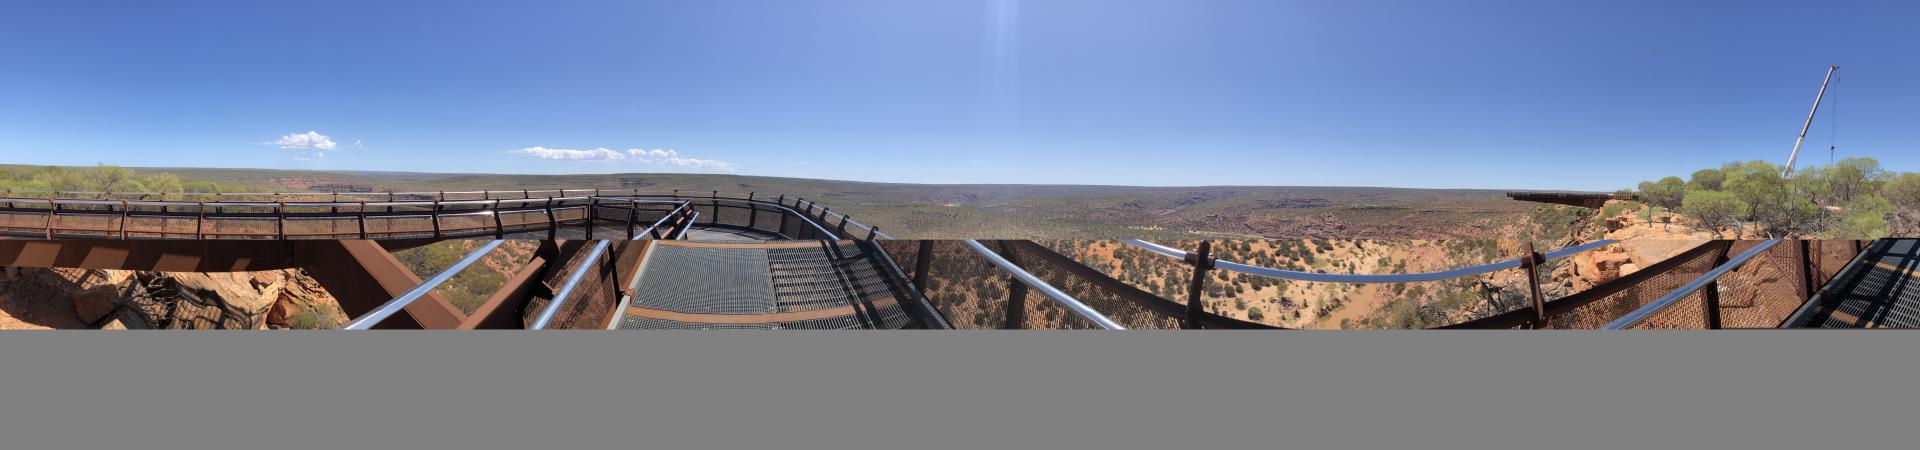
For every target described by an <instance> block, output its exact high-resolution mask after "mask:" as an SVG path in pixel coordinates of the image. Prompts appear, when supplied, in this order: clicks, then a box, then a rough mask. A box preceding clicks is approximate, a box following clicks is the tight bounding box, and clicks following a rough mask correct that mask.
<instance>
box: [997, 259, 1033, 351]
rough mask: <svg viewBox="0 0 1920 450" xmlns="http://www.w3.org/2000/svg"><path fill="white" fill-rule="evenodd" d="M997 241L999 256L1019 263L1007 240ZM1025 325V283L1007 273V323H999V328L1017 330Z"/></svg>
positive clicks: (1015, 263) (1014, 263)
mask: <svg viewBox="0 0 1920 450" xmlns="http://www.w3.org/2000/svg"><path fill="white" fill-rule="evenodd" d="M998 243H999V246H1000V257H1002V258H1006V259H1007V262H1010V263H1013V265H1016V266H1018V265H1020V260H1019V259H1018V258H1015V257H1014V254H1013V249H1012V248H1009V247H1008V246H1007V241H999V242H998ZM1026 327H1027V284H1026V283H1024V282H1021V281H1020V278H1019V277H1015V276H1013V275H1011V274H1009V275H1007V323H1006V324H1004V325H1001V328H1004V329H1008V330H1019V329H1024V328H1026Z"/></svg>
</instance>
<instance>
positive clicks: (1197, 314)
mask: <svg viewBox="0 0 1920 450" xmlns="http://www.w3.org/2000/svg"><path fill="white" fill-rule="evenodd" d="M1124 242H1125V243H1126V244H1127V245H1131V246H1133V247H1137V248H1140V249H1143V250H1147V251H1149V252H1152V253H1158V254H1161V255H1164V256H1169V257H1173V258H1177V259H1179V260H1180V261H1181V262H1182V263H1183V264H1186V265H1188V266H1190V267H1191V268H1192V269H1191V270H1192V277H1191V279H1190V280H1189V282H1188V285H1187V301H1186V304H1185V308H1186V312H1185V317H1184V318H1183V320H1182V324H1183V326H1184V327H1186V328H1202V327H1204V324H1206V323H1207V322H1208V320H1207V319H1210V318H1211V319H1213V320H1214V321H1215V322H1218V321H1219V319H1221V318H1215V317H1209V316H1211V314H1210V313H1208V312H1207V311H1206V303H1205V302H1204V300H1205V299H1204V298H1203V297H1204V294H1205V292H1206V283H1207V278H1208V276H1207V273H1208V272H1209V271H1211V270H1213V269H1223V270H1227V271H1230V272H1238V273H1244V274H1248V275H1257V276H1263V277H1270V278H1276V279H1283V280H1294V281H1306V282H1326V283H1416V282H1427V281H1442V280H1450V279H1456V278H1462V277H1470V276H1477V275H1481V274H1486V273H1491V272H1496V271H1500V270H1507V269H1513V268H1521V269H1525V270H1526V272H1527V273H1526V280H1527V287H1528V294H1529V295H1528V297H1529V299H1530V300H1531V301H1532V309H1533V311H1534V312H1535V315H1536V318H1541V319H1544V318H1545V317H1546V316H1545V315H1546V302H1547V298H1546V294H1545V293H1544V291H1543V290H1542V289H1541V286H1540V278H1541V276H1540V275H1541V274H1540V267H1541V266H1542V265H1543V264H1546V263H1548V262H1551V261H1555V260H1559V259H1563V258H1567V257H1570V256H1573V255H1576V254H1580V253H1582V252H1587V251H1591V250H1594V249H1598V248H1601V247H1605V246H1608V245H1611V244H1614V243H1617V241H1614V240H1610V239H1602V240H1597V241H1593V242H1588V243H1585V244H1580V245H1575V246H1572V247H1567V248H1562V249H1559V250H1554V251H1551V252H1547V253H1545V254H1540V253H1538V252H1535V251H1534V250H1533V243H1531V242H1528V243H1526V244H1525V247H1524V249H1523V251H1524V253H1525V255H1523V256H1521V257H1519V258H1512V259H1506V260H1501V261H1496V262H1492V263H1487V264H1481V265H1476V266H1469V267H1461V268H1457V269H1449V270H1443V271H1437V272H1422V273H1405V274H1337V273H1321V272H1306V271H1296V270H1282V269H1274V268H1269V267H1260V266H1255V265H1250V264H1243V263H1238V262H1232V261H1219V260H1218V258H1216V257H1215V256H1214V255H1213V246H1212V242H1209V241H1202V242H1200V245H1199V249H1198V250H1196V251H1191V252H1189V251H1183V250H1179V249H1175V248H1172V247H1168V246H1165V245H1160V244H1155V243H1152V242H1147V241H1144V240H1138V239H1132V240H1126V241H1124ZM1226 320H1229V321H1231V320H1234V319H1226Z"/></svg>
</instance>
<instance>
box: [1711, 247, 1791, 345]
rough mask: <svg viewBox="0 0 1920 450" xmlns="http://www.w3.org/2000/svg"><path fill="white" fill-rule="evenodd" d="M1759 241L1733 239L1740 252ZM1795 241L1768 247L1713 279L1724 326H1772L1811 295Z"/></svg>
mask: <svg viewBox="0 0 1920 450" xmlns="http://www.w3.org/2000/svg"><path fill="white" fill-rule="evenodd" d="M1759 242H1760V241H1736V242H1734V243H1733V246H1732V248H1731V249H1730V250H1729V254H1736V255H1737V254H1740V253H1742V252H1745V251H1747V250H1748V249H1751V248H1753V246H1754V245H1757V244H1758V243H1759ZM1800 251H1801V250H1800V245H1799V244H1798V243H1797V242H1790V243H1783V244H1780V245H1775V246H1773V247H1771V248H1768V249H1767V250H1766V251H1765V252H1763V253H1761V254H1760V255H1758V256H1755V257H1754V258H1753V259H1751V260H1748V261H1747V262H1746V264H1742V265H1741V266H1739V267H1738V268H1735V269H1734V270H1733V271H1730V272H1727V274H1726V275H1722V276H1721V277H1720V279H1719V280H1717V281H1716V282H1715V286H1717V287H1718V289H1719V292H1720V296H1719V297H1720V323H1721V327H1723V328H1772V327H1775V326H1778V325H1779V324H1780V322H1782V321H1785V320H1786V319H1787V316H1790V315H1792V314H1793V311H1794V310H1796V309H1799V308H1800V305H1801V304H1803V303H1805V302H1806V300H1807V297H1808V296H1810V295H1811V293H1810V292H1807V289H1806V283H1807V278H1806V272H1805V266H1804V264H1803V261H1802V259H1801V254H1800Z"/></svg>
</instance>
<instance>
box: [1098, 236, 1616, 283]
mask: <svg viewBox="0 0 1920 450" xmlns="http://www.w3.org/2000/svg"><path fill="white" fill-rule="evenodd" d="M1125 242H1126V243H1127V244H1130V245H1133V246H1135V247H1139V248H1142V249H1146V250H1148V251H1152V252H1154V253H1159V254H1162V255H1167V256H1171V257H1175V258H1182V259H1185V258H1187V252H1185V251H1181V250H1178V249H1174V248H1172V247H1167V246H1164V245H1160V244H1155V243H1152V242H1147V241H1143V240H1139V239H1129V240H1127V241H1125ZM1617 242H1618V241H1615V240H1611V239H1603V240H1598V241H1593V242H1588V243H1585V244H1580V245H1576V246H1572V247H1567V248H1563V249H1559V250H1554V251H1551V252H1547V253H1546V254H1545V255H1542V256H1543V257H1544V259H1543V260H1542V261H1553V260H1558V259H1561V258H1566V257H1569V256H1573V255H1575V254H1579V253H1581V252H1585V251H1588V250H1593V249H1597V248H1600V247H1605V246H1608V245H1612V244H1614V243H1617ZM1213 264H1214V267H1217V268H1220V269H1223V270H1228V271H1232V272H1239V273H1244V274H1248V275H1259V276H1264V277H1272V278H1279V279H1283V280H1297V281H1313V282H1325V283H1414V282H1421V281H1440V280H1446V279H1452V278H1460V277H1466V276H1473V275H1479V274H1483V273H1489V272H1495V271H1500V270H1506V269H1512V268H1516V267H1522V266H1524V265H1525V264H1526V258H1513V259H1506V260H1501V261H1498V262H1492V263H1487V264H1481V265H1477V266H1470V267H1461V268H1457V269H1449V270H1442V271H1438V272H1422V273H1400V274H1342V273H1321V272H1304V271H1295V270H1282V269H1274V268H1269V267H1260V266H1255V265H1250V264H1241V263H1237V262H1232V261H1218V260H1216V261H1214V263H1213Z"/></svg>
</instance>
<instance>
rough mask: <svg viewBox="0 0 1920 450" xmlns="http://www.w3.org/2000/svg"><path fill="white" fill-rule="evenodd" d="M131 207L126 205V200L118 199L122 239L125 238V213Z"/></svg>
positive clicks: (129, 210)
mask: <svg viewBox="0 0 1920 450" xmlns="http://www.w3.org/2000/svg"><path fill="white" fill-rule="evenodd" d="M131 208H133V207H132V206H130V205H128V204H127V201H126V200H124V199H123V200H120V240H122V241H124V240H127V214H128V213H129V212H131ZM163 230H164V229H163ZM161 236H162V237H165V236H166V235H164V234H163V235H161Z"/></svg>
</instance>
